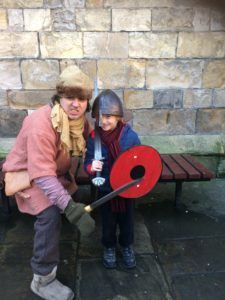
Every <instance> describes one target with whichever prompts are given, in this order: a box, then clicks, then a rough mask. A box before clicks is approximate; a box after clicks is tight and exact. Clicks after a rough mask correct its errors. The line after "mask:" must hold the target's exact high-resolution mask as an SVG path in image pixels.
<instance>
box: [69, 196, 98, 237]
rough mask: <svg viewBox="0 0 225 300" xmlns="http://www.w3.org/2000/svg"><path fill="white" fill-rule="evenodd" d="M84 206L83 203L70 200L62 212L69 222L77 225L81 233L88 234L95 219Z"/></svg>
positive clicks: (92, 228)
mask: <svg viewBox="0 0 225 300" xmlns="http://www.w3.org/2000/svg"><path fill="white" fill-rule="evenodd" d="M84 207H85V205H84V204H83V203H76V202H74V201H73V200H70V201H69V203H68V205H67V207H66V208H65V210H64V213H65V216H66V218H67V219H68V220H69V222H70V223H72V224H73V225H76V226H77V227H78V229H79V230H80V233H81V235H83V236H88V235H90V234H91V233H92V232H93V231H94V229H95V221H94V220H93V219H92V217H91V216H90V215H89V213H87V212H86V211H85V210H84Z"/></svg>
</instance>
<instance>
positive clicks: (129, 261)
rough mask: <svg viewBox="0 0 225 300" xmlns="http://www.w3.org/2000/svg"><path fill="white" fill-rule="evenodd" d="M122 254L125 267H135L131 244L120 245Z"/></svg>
mask: <svg viewBox="0 0 225 300" xmlns="http://www.w3.org/2000/svg"><path fill="white" fill-rule="evenodd" d="M121 251H122V256H123V263H124V265H125V267H126V268H128V269H131V268H135V267H136V259H135V255H134V250H133V249H132V247H131V246H128V247H122V248H121Z"/></svg>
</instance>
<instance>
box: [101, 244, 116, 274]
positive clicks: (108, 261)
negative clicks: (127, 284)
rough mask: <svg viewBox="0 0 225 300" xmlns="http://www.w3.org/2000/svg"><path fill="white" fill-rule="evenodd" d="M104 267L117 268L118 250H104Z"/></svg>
mask: <svg viewBox="0 0 225 300" xmlns="http://www.w3.org/2000/svg"><path fill="white" fill-rule="evenodd" d="M103 265H104V266H105V267H106V268H107V269H114V268H116V250H115V248H114V247H113V248H104V252H103Z"/></svg>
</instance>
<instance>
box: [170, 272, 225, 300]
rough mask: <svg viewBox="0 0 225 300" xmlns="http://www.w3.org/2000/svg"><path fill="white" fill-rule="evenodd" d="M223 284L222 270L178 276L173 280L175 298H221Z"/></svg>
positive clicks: (224, 276) (224, 281)
mask: <svg viewBox="0 0 225 300" xmlns="http://www.w3.org/2000/svg"><path fill="white" fill-rule="evenodd" d="M224 286H225V273H224V272H222V273H220V272H219V273H210V274H194V275H193V276H178V277H176V278H174V280H173V288H174V290H175V297H176V300H190V299H191V300H212V299H215V300H223V299H225V289H224Z"/></svg>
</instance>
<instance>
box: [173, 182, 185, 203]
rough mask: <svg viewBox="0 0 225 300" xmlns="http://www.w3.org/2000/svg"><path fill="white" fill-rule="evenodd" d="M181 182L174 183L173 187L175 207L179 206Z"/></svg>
mask: <svg viewBox="0 0 225 300" xmlns="http://www.w3.org/2000/svg"><path fill="white" fill-rule="evenodd" d="M182 183H183V182H182V181H176V187H175V203H174V204H175V207H178V206H179V205H180V204H181V194H182Z"/></svg>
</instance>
